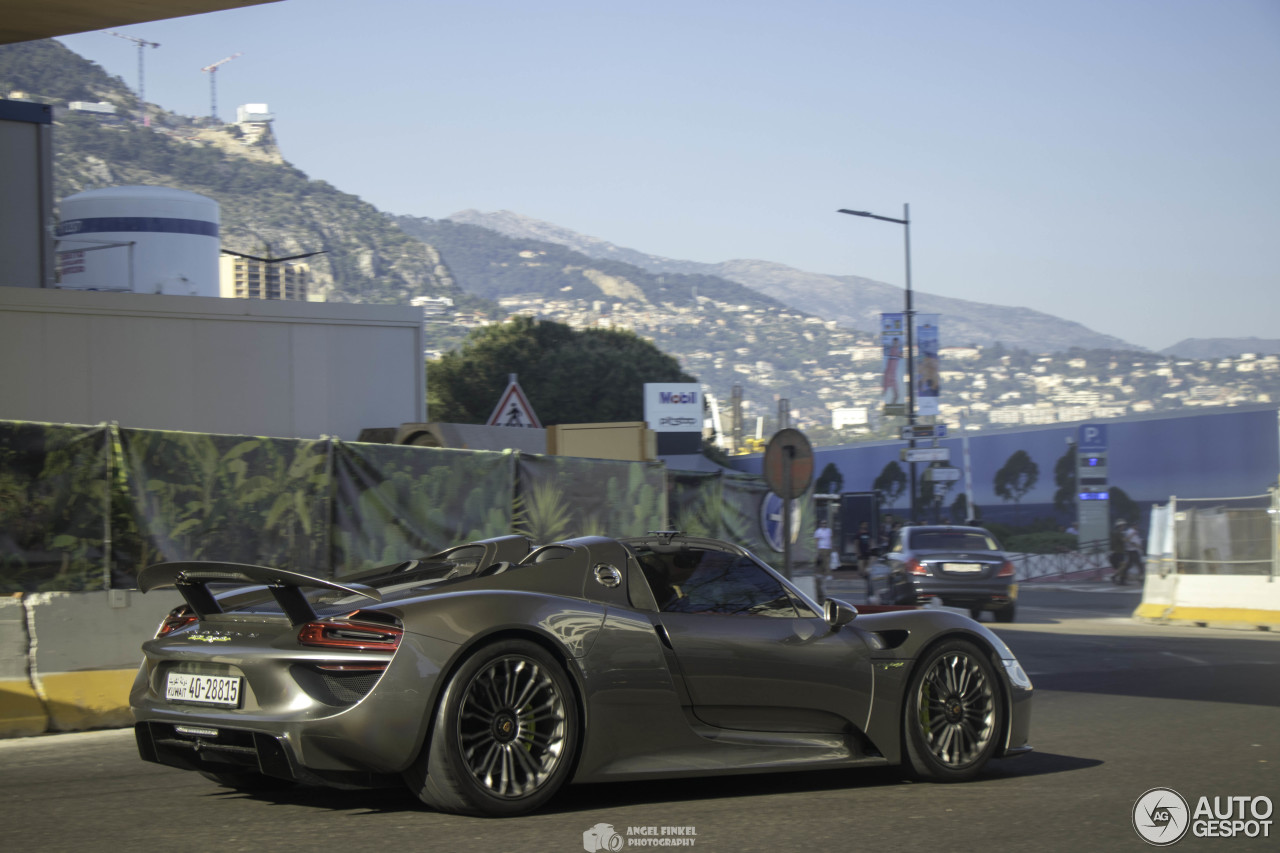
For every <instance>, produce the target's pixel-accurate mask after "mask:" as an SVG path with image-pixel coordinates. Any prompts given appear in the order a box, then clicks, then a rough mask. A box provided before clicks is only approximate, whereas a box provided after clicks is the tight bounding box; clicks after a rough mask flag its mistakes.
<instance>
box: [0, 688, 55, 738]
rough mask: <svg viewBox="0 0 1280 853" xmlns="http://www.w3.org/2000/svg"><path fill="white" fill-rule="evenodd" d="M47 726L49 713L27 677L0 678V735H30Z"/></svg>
mask: <svg viewBox="0 0 1280 853" xmlns="http://www.w3.org/2000/svg"><path fill="white" fill-rule="evenodd" d="M48 728H49V714H48V713H47V712H46V711H45V707H44V702H42V701H41V700H40V697H39V696H37V695H36V691H35V688H33V687H32V686H31V682H30V681H28V680H27V679H25V678H23V679H11V678H7V679H3V680H0V737H30V736H31V735H38V734H40V733H42V732H44V731H45V730H46V729H48Z"/></svg>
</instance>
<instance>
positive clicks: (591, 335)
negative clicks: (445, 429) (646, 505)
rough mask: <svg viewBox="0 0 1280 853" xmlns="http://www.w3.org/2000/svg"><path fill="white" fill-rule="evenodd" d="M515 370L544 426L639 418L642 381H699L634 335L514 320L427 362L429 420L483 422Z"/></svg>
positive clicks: (476, 334)
mask: <svg viewBox="0 0 1280 853" xmlns="http://www.w3.org/2000/svg"><path fill="white" fill-rule="evenodd" d="M512 373H515V374H517V375H518V376H519V380H520V387H521V388H523V389H524V392H525V394H526V395H527V396H528V398H529V404H530V405H531V406H532V407H533V410H534V413H535V414H536V415H537V416H538V419H539V420H540V421H542V424H543V426H551V425H553V424H567V423H568V424H571V423H597V422H607V421H640V420H644V383H646V382H696V381H697V380H696V379H695V378H694V377H692V376H689V375H688V374H687V373H685V372H684V371H683V370H681V369H680V364H679V362H677V361H676V360H675V358H673V357H672V356H669V355H667V354H666V353H664V352H662V351H661V350H659V349H658V348H657V347H655V346H654V345H653V344H652V343H650V342H649V341H647V340H645V339H643V338H641V337H639V336H638V335H636V334H634V333H633V332H628V331H620V330H617V329H584V330H581V331H578V330H575V329H572V328H570V327H569V326H566V325H564V324H563V323H554V322H550V321H545V320H544V321H539V320H535V319H533V318H531V317H515V318H513V319H512V320H511V321H510V322H507V323H502V324H497V325H492V326H486V327H484V328H481V329H477V330H476V331H474V332H472V333H471V334H470V335H468V336H467V339H466V340H465V341H464V342H463V344H462V346H461V347H460V348H459V349H457V350H455V351H454V352H450V353H446V354H445V355H444V357H442V358H441V359H440V360H439V361H435V362H431V363H429V364H428V365H427V408H428V411H429V412H430V417H431V419H432V420H434V421H450V422H454V423H484V422H485V420H486V419H487V418H488V417H489V415H490V414H491V413H492V412H493V407H494V406H495V405H497V403H498V399H499V398H500V397H501V396H502V392H503V390H505V389H506V387H507V377H508V376H509V375H510V374H512Z"/></svg>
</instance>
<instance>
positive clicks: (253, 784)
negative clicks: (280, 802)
mask: <svg viewBox="0 0 1280 853" xmlns="http://www.w3.org/2000/svg"><path fill="white" fill-rule="evenodd" d="M200 775H201V776H203V777H204V778H206V779H208V780H210V781H211V782H217V783H218V784H219V785H221V786H222V787H224V788H234V789H235V790H237V791H247V792H251V791H284V790H287V789H289V788H292V787H294V786H295V785H297V784H298V783H297V782H294V781H293V780H292V779H279V778H277V777H275V776H266V775H264V774H262V773H254V772H253V771H251V770H232V771H227V772H225V773H215V772H214V771H212V770H201V771H200Z"/></svg>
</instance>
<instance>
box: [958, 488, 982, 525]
mask: <svg viewBox="0 0 1280 853" xmlns="http://www.w3.org/2000/svg"><path fill="white" fill-rule="evenodd" d="M951 517H952V518H953V519H955V520H956V521H957V522H964V523H968V522H969V520H970V518H971V517H972V520H973V521H974V522H975V523H976V522H978V521H980V520H981V518H982V507H980V506H978V505H977V504H974V505H973V515H972V516H970V515H969V496H968V495H966V494H965V493H964V492H961V493H960V494H958V495H956V499H955V500H954V501H952V502H951Z"/></svg>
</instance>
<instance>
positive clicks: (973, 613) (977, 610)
mask: <svg viewBox="0 0 1280 853" xmlns="http://www.w3.org/2000/svg"><path fill="white" fill-rule="evenodd" d="M969 617H970V618H971V619H973V621H974V622H981V621H982V608H981V607H970V608H969Z"/></svg>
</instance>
